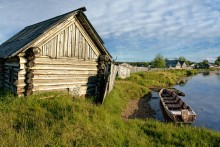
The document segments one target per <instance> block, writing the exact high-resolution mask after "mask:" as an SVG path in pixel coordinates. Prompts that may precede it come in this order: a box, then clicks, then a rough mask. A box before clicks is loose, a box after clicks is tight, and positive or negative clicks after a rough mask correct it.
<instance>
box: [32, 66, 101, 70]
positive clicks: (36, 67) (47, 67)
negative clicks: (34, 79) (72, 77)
mask: <svg viewBox="0 0 220 147" xmlns="http://www.w3.org/2000/svg"><path fill="white" fill-rule="evenodd" d="M30 69H41V70H42V69H46V70H76V71H97V67H96V66H94V65H92V66H91V65H85V66H81V67H80V66H79V67H78V66H71V65H35V66H33V67H30Z"/></svg>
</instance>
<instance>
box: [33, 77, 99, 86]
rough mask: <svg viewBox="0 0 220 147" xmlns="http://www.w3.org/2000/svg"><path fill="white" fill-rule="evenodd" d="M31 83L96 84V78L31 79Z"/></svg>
mask: <svg viewBox="0 0 220 147" xmlns="http://www.w3.org/2000/svg"><path fill="white" fill-rule="evenodd" d="M32 80H33V83H34V84H36V83H44V84H46V83H69V82H71V83H73V82H96V81H97V78H96V77H73V78H66V79H32Z"/></svg>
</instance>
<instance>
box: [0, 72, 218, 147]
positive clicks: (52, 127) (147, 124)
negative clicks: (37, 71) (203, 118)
mask: <svg viewBox="0 0 220 147" xmlns="http://www.w3.org/2000/svg"><path fill="white" fill-rule="evenodd" d="M186 74H187V72H186V71H158V72H142V73H136V74H132V75H131V77H130V78H128V79H126V80H120V79H119V80H116V82H115V86H114V90H113V91H112V92H111V93H110V94H109V95H107V97H106V99H105V102H104V104H103V105H95V104H94V103H93V102H92V101H93V100H92V98H90V99H84V98H72V97H70V96H69V95H68V94H65V93H43V94H39V95H33V96H30V97H27V98H15V97H13V95H11V94H7V93H5V92H2V91H1V92H0V142H1V145H2V146H161V145H165V146H209V145H210V146H219V140H220V133H219V132H216V131H211V130H208V129H204V128H196V127H191V126H177V125H175V124H172V123H169V124H166V123H162V122H159V121H156V120H153V119H148V118H146V119H144V120H143V119H129V120H124V119H122V112H123V110H124V109H125V108H126V107H127V105H128V104H129V102H130V101H131V100H138V99H140V98H141V97H144V96H145V95H146V94H149V93H150V89H149V87H152V86H157V87H160V86H162V87H163V86H169V85H172V84H175V83H176V82H177V81H178V79H179V78H180V77H183V76H185V75H186ZM43 97H50V99H40V98H43Z"/></svg>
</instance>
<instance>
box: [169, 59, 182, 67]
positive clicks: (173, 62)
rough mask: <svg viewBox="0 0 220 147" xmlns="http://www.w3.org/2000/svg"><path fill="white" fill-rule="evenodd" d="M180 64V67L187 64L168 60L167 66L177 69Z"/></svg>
mask: <svg viewBox="0 0 220 147" xmlns="http://www.w3.org/2000/svg"><path fill="white" fill-rule="evenodd" d="M178 63H179V64H180V66H182V65H183V64H184V63H185V61H179V60H166V66H167V67H170V66H171V67H176V66H177V64H178Z"/></svg>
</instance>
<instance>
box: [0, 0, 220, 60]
mask: <svg viewBox="0 0 220 147" xmlns="http://www.w3.org/2000/svg"><path fill="white" fill-rule="evenodd" d="M83 6H85V7H86V9H87V11H86V12H85V14H86V16H87V17H88V19H89V21H90V22H91V23H92V25H93V26H94V28H95V29H96V31H97V32H98V34H99V35H100V36H101V38H102V39H103V41H104V42H105V46H106V48H107V49H108V51H109V52H110V54H111V55H112V56H113V59H115V60H116V61H136V62H137V61H142V62H145V61H151V60H153V58H154V57H155V56H156V55H157V54H161V55H163V56H164V57H166V58H169V59H174V58H178V57H180V56H184V57H185V58H186V59H188V60H191V61H196V62H200V61H202V60H204V59H207V60H209V61H210V62H214V60H215V59H216V57H217V56H220V0H136V1H134V0H117V1H116V0H17V1H15V0H0V20H1V21H0V44H1V43H3V42H4V41H6V40H7V39H8V38H10V37H11V36H13V35H14V34H15V33H17V32H18V31H20V30H21V29H23V28H24V27H25V26H28V25H31V24H34V23H37V22H40V21H43V20H46V19H49V18H52V17H55V16H57V15H61V14H64V13H66V12H69V11H72V10H74V9H77V8H79V7H83Z"/></svg>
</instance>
